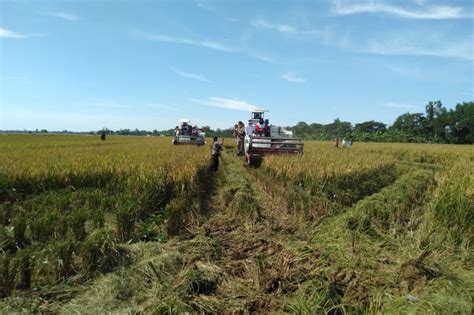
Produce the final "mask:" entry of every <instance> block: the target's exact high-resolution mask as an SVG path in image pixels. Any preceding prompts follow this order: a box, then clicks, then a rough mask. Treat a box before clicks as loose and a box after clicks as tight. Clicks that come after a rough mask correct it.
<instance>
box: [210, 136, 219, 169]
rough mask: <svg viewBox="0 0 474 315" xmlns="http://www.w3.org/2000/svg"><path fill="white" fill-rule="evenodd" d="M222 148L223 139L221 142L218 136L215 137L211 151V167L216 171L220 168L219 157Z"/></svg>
mask: <svg viewBox="0 0 474 315" xmlns="http://www.w3.org/2000/svg"><path fill="white" fill-rule="evenodd" d="M221 150H222V141H221V142H219V141H218V139H217V137H214V138H213V142H212V152H211V156H212V164H211V168H212V169H213V170H214V171H217V170H218V169H219V157H220V156H221Z"/></svg>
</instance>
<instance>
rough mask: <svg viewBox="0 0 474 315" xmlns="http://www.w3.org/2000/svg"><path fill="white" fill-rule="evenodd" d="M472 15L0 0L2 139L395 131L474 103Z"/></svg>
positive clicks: (341, 7)
mask: <svg viewBox="0 0 474 315" xmlns="http://www.w3.org/2000/svg"><path fill="white" fill-rule="evenodd" d="M473 17H474V6H473V2H472V1H469V0H465V1H448V0H444V1H443V0H439V1H436V0H433V1H431V0H406V1H402V0H400V1H389V0H385V1H382V0H381V1H375V0H373V1H363V0H361V1H344V0H332V1H330V0H328V1H323V0H321V1H292V2H290V1H270V0H268V1H237V0H232V1H225V0H224V1H206V0H196V1H184V0H183V1H171V0H170V1H140V0H134V1H131V0H130V1H106V0H102V1H99V0H97V1H92V0H83V1H66V0H64V1H27V0H0V129H24V128H25V129H35V128H40V129H41V128H46V129H48V130H63V129H68V130H76V131H81V130H97V129H100V128H102V127H103V126H107V127H108V128H111V129H119V128H139V129H150V130H151V129H158V130H161V129H166V128H171V127H174V126H175V125H176V123H177V120H178V119H179V118H189V119H192V120H193V121H194V122H195V123H196V124H199V125H201V126H202V125H211V126H212V127H220V128H226V127H230V126H232V125H233V124H234V122H235V121H237V120H245V119H247V118H248V116H249V114H248V113H247V112H246V111H248V110H249V109H251V108H253V107H262V108H266V109H269V110H270V113H269V115H268V118H270V121H271V122H272V123H274V124H279V125H292V124H295V123H297V122H298V121H306V122H321V123H328V122H331V121H332V120H334V119H335V118H340V119H342V120H348V121H351V122H353V123H356V122H361V121H365V120H372V119H375V120H380V121H383V122H386V123H391V122H393V120H394V119H395V118H396V117H397V116H398V115H400V114H402V113H404V112H408V111H409V112H418V111H423V110H424V105H425V104H426V103H427V102H429V101H431V100H441V101H442V102H443V104H444V105H445V106H447V107H453V106H455V104H456V103H458V102H462V101H472V100H474V88H473V85H474V63H473V62H474V20H473Z"/></svg>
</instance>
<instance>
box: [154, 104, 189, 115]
mask: <svg viewBox="0 0 474 315" xmlns="http://www.w3.org/2000/svg"><path fill="white" fill-rule="evenodd" d="M146 106H147V107H150V108H158V109H164V110H167V111H172V112H180V113H181V112H183V110H182V109H180V108H177V107H176V106H169V105H165V104H161V103H150V104H146Z"/></svg>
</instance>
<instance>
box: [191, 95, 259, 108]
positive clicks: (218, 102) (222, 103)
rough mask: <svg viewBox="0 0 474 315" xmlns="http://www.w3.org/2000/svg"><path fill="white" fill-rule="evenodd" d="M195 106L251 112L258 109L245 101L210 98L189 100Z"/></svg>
mask: <svg viewBox="0 0 474 315" xmlns="http://www.w3.org/2000/svg"><path fill="white" fill-rule="evenodd" d="M191 101H192V102H193V103H195V104H200V105H206V106H213V107H219V108H226V109H233V110H242V111H251V110H255V109H259V108H260V107H258V106H257V105H254V104H250V103H247V102H246V101H241V100H237V99H232V98H223V97H217V96H212V97H208V98H207V99H206V100H198V99H191Z"/></svg>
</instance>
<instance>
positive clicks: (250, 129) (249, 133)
mask: <svg viewBox="0 0 474 315" xmlns="http://www.w3.org/2000/svg"><path fill="white" fill-rule="evenodd" d="M254 133H255V126H254V125H253V122H252V121H251V120H249V124H248V125H247V127H245V134H246V135H247V136H249V137H251V136H253V134H254Z"/></svg>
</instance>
